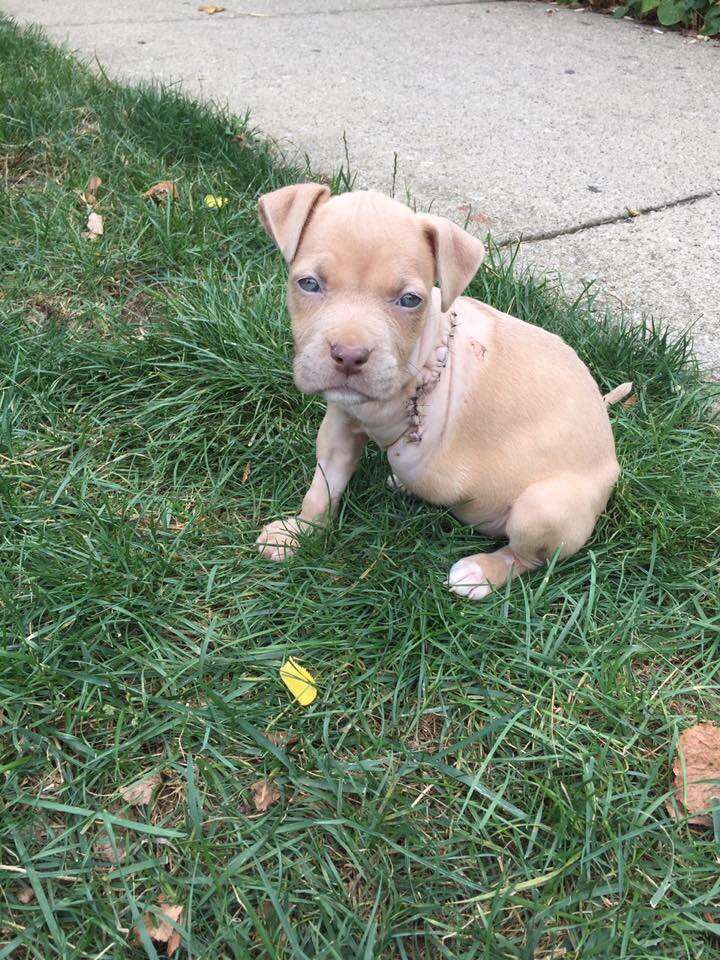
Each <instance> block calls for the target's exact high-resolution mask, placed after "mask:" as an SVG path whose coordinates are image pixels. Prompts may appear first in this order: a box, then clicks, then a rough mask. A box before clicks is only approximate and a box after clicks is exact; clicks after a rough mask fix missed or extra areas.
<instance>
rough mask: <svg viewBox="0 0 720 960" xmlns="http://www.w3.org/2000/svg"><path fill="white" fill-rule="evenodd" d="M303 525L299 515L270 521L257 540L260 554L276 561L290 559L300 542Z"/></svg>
mask: <svg viewBox="0 0 720 960" xmlns="http://www.w3.org/2000/svg"><path fill="white" fill-rule="evenodd" d="M303 526H305V525H304V524H303V522H302V521H301V520H300V519H299V518H298V517H287V518H286V519H284V520H275V521H274V522H273V523H269V524H268V525H267V526H266V527H264V528H263V530H262V533H261V534H260V536H259V537H258V538H257V540H256V541H255V542H256V544H257V548H258V550H259V551H260V555H261V556H263V557H265V558H266V559H268V560H274V561H275V562H276V563H277V562H281V561H283V560H288V559H289V558H290V557H291V556H292V555H293V554H294V553H295V551H296V549H297V547H298V545H299V543H300V534H301V533H302V531H303Z"/></svg>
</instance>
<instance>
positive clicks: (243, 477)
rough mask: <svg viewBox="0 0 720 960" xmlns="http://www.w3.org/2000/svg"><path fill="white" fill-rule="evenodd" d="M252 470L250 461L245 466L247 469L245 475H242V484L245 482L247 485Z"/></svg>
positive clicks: (244, 471)
mask: <svg viewBox="0 0 720 960" xmlns="http://www.w3.org/2000/svg"><path fill="white" fill-rule="evenodd" d="M250 469H251V467H250V463H249V461H248V463H246V464H245V469H244V470H243V475H242V482H243V483H247V478H248V477H249V476H250Z"/></svg>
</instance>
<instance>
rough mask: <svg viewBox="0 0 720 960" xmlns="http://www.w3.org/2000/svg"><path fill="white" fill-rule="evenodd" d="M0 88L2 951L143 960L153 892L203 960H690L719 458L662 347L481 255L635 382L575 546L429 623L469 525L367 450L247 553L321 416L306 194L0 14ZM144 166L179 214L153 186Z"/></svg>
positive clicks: (700, 917) (442, 601) (706, 881)
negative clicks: (607, 500)
mask: <svg viewBox="0 0 720 960" xmlns="http://www.w3.org/2000/svg"><path fill="white" fill-rule="evenodd" d="M0 65H1V66H0V70H1V76H0V89H2V91H3V100H2V106H1V108H0V114H2V117H1V118H0V140H1V141H2V146H1V147H0V154H2V156H3V160H2V168H1V169H2V173H3V178H4V179H3V184H2V186H3V191H2V198H1V199H2V208H1V209H2V216H1V217H0V266H1V268H2V284H1V288H0V289H1V291H2V292H1V293H0V297H1V299H0V378H1V380H0V384H1V385H2V392H1V394H0V497H1V499H0V503H1V512H0V578H1V579H0V624H1V629H2V637H3V644H2V647H1V648H0V696H1V702H0V708H1V710H2V713H1V714H0V770H2V773H3V784H2V791H1V793H0V804H2V807H3V809H2V812H1V813H0V830H1V832H2V855H1V857H0V860H1V862H2V864H3V867H2V869H1V870H0V878H1V881H0V929H1V930H2V934H1V935H0V960H2V958H4V957H13V958H38V960H49V958H100V957H107V958H124V957H132V956H142V955H143V954H146V955H147V956H150V957H154V956H156V955H157V956H162V955H164V948H163V947H162V946H160V945H157V948H155V947H153V946H152V944H151V943H150V941H149V940H146V942H145V944H144V945H140V946H132V945H131V941H132V937H133V934H132V928H133V925H134V924H135V923H136V922H137V918H138V916H139V915H140V914H142V913H143V912H144V911H145V910H146V909H148V908H149V907H150V906H152V905H154V904H157V902H158V899H159V897H160V896H161V895H163V894H165V895H166V896H167V897H168V899H169V900H170V901H173V902H176V903H179V904H183V905H184V907H185V913H184V917H183V923H182V926H183V932H184V945H183V946H182V947H181V948H180V950H179V952H178V954H176V956H181V957H185V956H188V957H194V958H198V960H199V958H208V960H209V958H213V960H215V958H275V957H277V958H303V957H307V958H342V960H346V958H347V960H355V958H373V957H379V958H392V960H395V958H398V960H409V958H414V960H418V958H430V957H432V958H435V957H443V958H466V960H470V958H488V960H498V958H517V960H530V958H549V957H551V956H564V957H566V958H569V957H572V958H575V957H578V958H579V957H582V958H600V957H606V958H621V957H623V958H648V960H649V958H652V960H659V958H668V960H670V958H672V960H678V958H692V960H701V958H708V960H709V958H711V957H716V956H717V950H718V943H719V940H718V938H719V936H720V906H719V905H720V878H719V876H718V866H717V865H718V856H719V854H720V836H714V835H713V831H707V830H706V831H698V830H697V829H693V828H690V827H688V825H687V824H685V823H676V822H675V821H674V820H672V819H671V818H670V817H669V815H668V813H667V812H666V810H665V799H666V797H667V796H668V791H669V787H670V765H671V760H672V756H673V753H674V743H675V740H676V737H677V733H678V731H679V730H680V729H682V728H683V727H684V726H685V725H687V724H689V723H691V722H693V721H695V720H696V719H699V718H702V719H710V720H713V719H714V720H716V721H717V719H718V716H719V713H720V710H719V707H720V695H719V694H720V685H719V679H718V673H719V671H720V603H719V599H720V598H719V590H718V567H717V555H718V531H719V529H720V497H719V496H718V494H719V493H720V487H719V485H718V477H719V476H720V455H719V444H718V434H717V432H716V428H715V427H714V426H713V425H712V424H711V423H710V422H709V405H710V402H711V398H710V395H709V394H708V393H707V391H705V390H704V388H703V387H702V385H701V382H700V379H699V375H698V373H697V370H696V368H695V366H694V363H693V361H692V359H691V358H690V356H689V355H688V348H687V344H686V343H685V341H683V340H678V341H672V340H671V339H669V338H668V337H667V336H666V335H665V334H664V333H663V332H662V331H659V330H656V329H654V328H653V327H652V326H651V325H648V326H647V327H645V328H639V327H636V326H630V325H628V324H626V323H625V322H624V321H623V320H622V319H621V318H618V317H615V318H613V317H610V316H609V317H606V318H605V319H602V318H601V319H599V320H597V319H593V317H592V313H591V305H590V304H589V303H588V302H582V303H575V304H571V303H569V302H566V301H565V300H563V299H562V298H561V297H559V296H558V295H556V294H554V293H552V292H551V291H550V290H549V289H546V287H545V286H544V285H543V284H542V283H539V282H536V281H534V280H533V279H532V278H530V277H527V276H521V275H518V274H517V273H516V272H514V270H513V269H512V267H508V266H503V265H502V264H501V263H500V262H499V261H495V262H492V261H491V262H490V263H489V264H488V265H487V267H486V268H485V269H484V270H483V271H482V272H481V273H480V275H479V276H478V278H477V280H476V282H475V283H474V285H473V290H472V292H473V293H474V294H475V295H477V296H479V297H480V298H482V299H485V300H488V301H490V302H491V303H493V304H494V305H496V306H497V307H499V308H500V309H502V310H509V311H511V312H514V313H516V314H518V315H519V316H521V317H523V318H525V319H527V320H530V321H532V322H534V323H539V324H542V325H543V326H546V327H548V328H549V329H552V330H555V331H558V332H560V333H561V334H563V335H564V336H565V337H566V338H567V339H568V340H569V341H570V342H571V343H572V344H573V345H574V346H575V347H576V348H577V349H578V350H579V352H580V353H581V355H582V356H583V357H584V358H585V360H586V361H587V362H588V363H589V365H590V366H591V368H592V370H593V372H594V373H595V375H596V376H597V378H598V380H599V381H600V382H601V384H602V386H603V387H604V388H609V387H611V386H614V385H616V384H617V383H620V382H622V381H624V380H627V379H632V380H634V381H635V382H636V384H637V396H638V402H637V404H636V405H635V406H632V407H627V408H623V407H621V408H620V409H614V410H613V414H612V416H613V421H614V429H615V433H616V437H617V442H618V451H619V456H620V460H621V463H622V467H623V475H622V479H621V481H620V483H619V486H618V488H617V492H616V493H615V495H614V497H613V499H612V501H611V504H610V507H609V509H608V511H607V514H606V516H605V517H604V518H603V519H602V520H601V522H600V524H599V525H598V528H597V531H596V534H595V536H594V537H593V539H592V541H591V542H590V544H589V545H588V547H587V549H585V550H583V551H582V552H581V553H580V554H579V555H578V556H576V557H574V558H572V559H571V560H570V561H568V562H566V563H564V564H562V565H561V566H558V567H556V568H554V569H552V570H551V571H546V572H545V573H539V574H537V575H536V576H533V577H530V578H528V579H526V580H523V581H518V582H515V583H513V584H512V585H511V586H509V587H508V589H507V590H506V591H505V592H504V593H502V594H499V595H495V596H493V597H491V598H489V599H488V600H485V601H483V602H482V603H480V604H475V605H473V604H469V603H467V602H463V601H460V600H457V599H455V598H453V597H452V596H451V595H450V594H448V593H447V592H446V590H445V589H444V587H443V585H442V581H443V578H444V576H445V574H446V572H447V569H448V568H449V566H450V565H451V564H452V563H453V562H454V561H455V560H456V559H458V558H459V557H461V556H463V555H464V554H466V553H468V552H474V551H475V550H477V549H478V538H477V537H475V536H473V535H472V533H471V532H470V531H469V530H467V529H463V528H462V527H461V526H460V525H459V524H458V523H457V522H456V521H454V520H453V518H452V517H451V516H450V515H449V514H448V513H447V512H445V511H442V510H439V509H436V508H431V507H429V506H426V505H422V504H418V503H414V502H412V501H408V500H405V499H403V498H402V497H397V496H396V495H394V494H393V493H391V492H390V491H389V490H387V489H386V488H385V486H384V479H385V476H386V473H387V467H386V465H385V463H384V461H383V458H382V456H381V455H380V453H379V452H378V451H370V452H369V453H368V454H367V455H366V456H365V458H364V460H363V462H362V464H361V467H360V469H359V471H358V475H357V476H356V478H355V480H354V481H353V483H352V484H351V488H350V491H349V494H348V496H347V497H346V499H345V501H344V505H343V507H342V511H341V515H340V517H339V519H338V521H337V523H336V524H335V525H334V526H333V528H332V529H331V530H329V531H328V532H327V533H323V534H322V535H319V536H317V537H315V538H314V539H311V540H310V541H308V542H307V543H306V544H305V546H304V548H303V550H302V551H301V552H300V554H299V555H298V556H297V557H296V558H294V559H293V560H292V561H291V562H290V563H288V564H287V565H282V566H274V565H269V564H267V563H263V562H261V561H260V560H259V559H258V557H257V555H256V551H255V547H254V543H253V542H254V539H255V537H256V535H257V532H258V531H259V529H260V528H261V526H262V524H263V523H264V522H265V521H267V520H269V519H275V518H277V517H279V516H283V515H288V514H291V513H292V512H293V511H294V510H295V509H296V507H297V504H298V502H299V500H300V498H301V496H302V494H303V492H304V489H305V486H306V484H307V482H308V479H309V477H310V476H311V473H312V468H313V451H314V448H313V440H314V432H315V429H316V427H317V424H318V422H319V419H320V416H321V405H320V404H319V403H318V402H317V401H315V400H307V399H304V398H302V397H301V396H299V395H298V394H297V393H296V391H295V389H294V387H293V385H292V380H291V374H290V366H289V357H290V342H289V331H288V325H287V322H286V319H285V317H284V307H283V293H284V292H283V268H282V266H281V263H280V258H279V257H278V255H277V254H276V252H275V251H274V250H273V249H271V246H270V243H269V241H268V240H267V238H266V237H265V235H264V234H263V233H262V231H261V229H260V227H259V226H258V224H257V223H256V218H255V203H256V199H257V196H258V194H259V193H261V192H262V191H265V190H268V189H271V188H273V187H276V186H278V185H281V184H283V183H286V182H290V181H292V180H294V179H296V178H298V177H300V176H303V175H304V171H297V170H292V169H286V168H283V167H281V166H280V165H279V164H278V163H277V162H275V161H274V160H273V158H272V156H271V155H270V153H269V151H268V149H267V148H266V146H265V145H264V144H263V143H262V142H261V141H259V140H256V139H255V138H253V136H252V135H251V133H249V132H248V131H247V130H246V124H245V123H244V122H239V121H236V120H232V118H228V117H226V116H224V115H223V114H222V112H220V111H215V112H213V111H211V110H210V109H208V108H207V107H203V106H200V105H198V104H195V103H191V102H188V101H187V100H183V99H181V98H180V97H179V96H177V95H175V94H174V93H172V92H162V91H157V90H153V89H148V88H143V89H127V88H123V87H119V86H115V85H113V84H110V83H109V82H107V80H105V79H104V78H102V77H95V76H92V75H91V74H90V73H89V72H88V71H87V70H85V69H84V68H81V67H79V66H78V65H77V64H76V63H74V62H73V61H72V60H71V59H69V58H68V57H66V56H65V55H64V54H63V53H61V52H59V51H57V50H55V49H53V48H51V47H49V46H47V45H45V43H44V42H43V41H42V40H41V39H40V38H39V37H38V35H37V34H35V33H32V32H30V33H21V32H19V31H18V30H17V29H15V28H14V27H12V26H11V25H9V24H8V23H7V22H5V23H4V24H3V25H2V26H1V27H0ZM242 130H245V133H246V140H245V142H244V144H239V143H238V142H236V141H235V142H234V141H232V140H231V135H232V134H233V133H235V132H239V131H242ZM91 174H98V175H99V176H101V177H102V179H103V181H104V185H103V187H102V188H101V190H100V201H99V205H98V211H99V212H100V213H101V214H102V216H103V217H104V222H105V234H104V236H103V237H102V238H101V239H100V240H98V241H97V242H96V243H91V242H89V241H88V240H86V239H83V237H82V235H81V234H82V231H83V229H84V220H85V217H86V213H87V211H86V208H85V205H84V203H83V202H82V200H81V199H80V197H79V192H80V191H81V190H82V189H83V188H84V186H85V183H86V181H87V178H88V176H90V175H91ZM167 178H171V179H174V180H176V181H177V183H178V187H179V192H180V196H179V199H178V201H177V202H175V203H170V204H167V205H162V204H161V205H156V204H155V203H153V202H152V201H150V200H146V199H143V197H142V195H141V194H142V192H143V191H144V190H145V189H147V187H149V186H150V185H151V184H153V183H155V182H156V181H158V180H162V179H167ZM344 179H345V180H347V171H345V172H344ZM342 181H343V177H338V179H337V183H336V186H340V185H341V183H342ZM208 193H210V194H219V195H223V196H226V197H228V198H229V202H228V204H227V205H226V206H225V207H223V208H222V209H220V210H209V209H207V208H206V207H205V205H204V203H203V197H204V195H205V194H208ZM288 655H294V656H295V657H297V658H298V660H299V661H300V662H301V663H302V664H304V665H305V666H307V667H308V668H309V669H310V670H311V671H312V672H313V673H314V674H315V675H316V676H317V678H318V680H319V686H320V692H319V696H318V698H317V700H316V701H315V703H314V704H313V705H312V706H311V707H309V708H307V709H302V708H300V707H299V706H297V705H295V704H294V702H293V701H292V700H291V699H290V698H289V696H288V694H287V691H286V690H285V689H284V688H283V687H282V686H281V684H280V682H279V679H278V668H279V665H280V663H281V662H282V661H283V660H284V658H286V657H287V656H288ZM268 730H273V731H277V730H292V731H294V732H295V733H296V734H297V735H298V737H299V740H298V742H297V743H296V744H294V745H293V746H291V747H288V748H283V747H276V746H273V745H272V744H271V743H270V742H269V741H268V740H267V739H266V738H265V736H264V733H265V732H266V731H268ZM156 771H162V772H163V776H164V780H163V784H162V787H161V788H160V790H159V791H158V792H157V793H156V795H155V797H154V798H153V800H152V801H151V802H150V803H149V805H148V806H147V807H133V806H129V805H128V804H127V803H125V802H124V801H123V800H122V797H121V789H122V788H123V787H124V786H126V785H128V784H129V783H132V782H133V781H134V780H136V779H137V778H139V777H142V776H143V775H145V774H147V773H149V772H156ZM263 777H268V778H271V779H273V780H274V781H275V782H276V783H277V784H278V786H279V789H280V792H281V798H280V800H279V801H278V802H277V803H276V804H274V805H273V806H271V807H270V809H269V810H268V811H267V813H264V814H261V813H257V812H255V810H254V808H253V806H252V802H251V801H252V797H251V791H250V784H252V783H253V782H254V781H256V780H259V779H261V778H263ZM98 842H100V843H106V844H107V843H108V842H110V843H111V844H112V843H114V844H116V845H117V846H118V848H119V847H122V849H123V850H124V853H125V856H124V859H123V862H121V863H120V864H116V865H113V864H110V863H108V862H107V860H105V859H102V857H101V856H99V850H98V848H97V844H98ZM28 883H30V885H31V886H32V888H33V890H34V892H35V896H34V899H33V900H32V901H31V902H30V903H28V904H23V903H21V902H19V900H18V897H17V894H18V892H19V891H20V889H21V887H22V886H24V885H26V884H28ZM563 950H564V951H565V952H564V953H562V952H561V951H563ZM553 951H555V952H553Z"/></svg>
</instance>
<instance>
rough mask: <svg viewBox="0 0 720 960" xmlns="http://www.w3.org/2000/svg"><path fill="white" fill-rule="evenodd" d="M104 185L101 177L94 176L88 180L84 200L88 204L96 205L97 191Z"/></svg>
mask: <svg viewBox="0 0 720 960" xmlns="http://www.w3.org/2000/svg"><path fill="white" fill-rule="evenodd" d="M101 186H102V180H101V179H100V177H96V176H94V175H93V176H92V177H90V179H89V180H88V182H87V186H86V187H85V193H83V200H84V201H85V203H87V205H88V206H90V207H94V206H95V204H96V203H97V192H98V190H99V189H100V187H101Z"/></svg>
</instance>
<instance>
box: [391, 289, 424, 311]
mask: <svg viewBox="0 0 720 960" xmlns="http://www.w3.org/2000/svg"><path fill="white" fill-rule="evenodd" d="M421 303H422V297H418V295H417V294H415V293H404V294H403V295H402V296H401V297H400V299H399V300H398V301H397V305H398V306H399V307H405V309H406V310H414V309H415V308H416V307H419V306H420V304H421Z"/></svg>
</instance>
